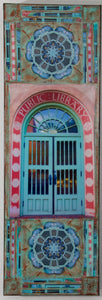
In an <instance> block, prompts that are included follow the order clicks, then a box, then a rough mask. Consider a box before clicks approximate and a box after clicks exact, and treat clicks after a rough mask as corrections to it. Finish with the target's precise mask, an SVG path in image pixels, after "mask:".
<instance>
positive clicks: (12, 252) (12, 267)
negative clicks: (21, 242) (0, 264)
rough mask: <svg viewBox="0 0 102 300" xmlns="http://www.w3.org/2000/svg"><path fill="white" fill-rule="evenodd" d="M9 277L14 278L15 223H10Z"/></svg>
mask: <svg viewBox="0 0 102 300" xmlns="http://www.w3.org/2000/svg"><path fill="white" fill-rule="evenodd" d="M11 231H12V233H11V276H12V277H15V221H14V220H12V222H11Z"/></svg>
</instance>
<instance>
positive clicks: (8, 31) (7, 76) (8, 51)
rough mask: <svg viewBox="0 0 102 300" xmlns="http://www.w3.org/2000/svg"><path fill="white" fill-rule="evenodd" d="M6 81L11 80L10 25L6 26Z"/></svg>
mask: <svg viewBox="0 0 102 300" xmlns="http://www.w3.org/2000/svg"><path fill="white" fill-rule="evenodd" d="M5 44H6V79H7V80H10V23H6V25H5Z"/></svg>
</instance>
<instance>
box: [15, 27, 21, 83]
mask: <svg viewBox="0 0 102 300" xmlns="http://www.w3.org/2000/svg"><path fill="white" fill-rule="evenodd" d="M16 41H17V48H16V51H17V80H18V81H20V80H21V48H20V46H21V45H20V42H21V31H20V23H17V25H16Z"/></svg>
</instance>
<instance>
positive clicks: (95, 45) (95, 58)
mask: <svg viewBox="0 0 102 300" xmlns="http://www.w3.org/2000/svg"><path fill="white" fill-rule="evenodd" d="M93 28H94V82H95V83H97V81H98V24H97V23H94V25H93Z"/></svg>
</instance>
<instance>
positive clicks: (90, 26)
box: [88, 24, 92, 82]
mask: <svg viewBox="0 0 102 300" xmlns="http://www.w3.org/2000/svg"><path fill="white" fill-rule="evenodd" d="M88 82H92V24H89V28H88Z"/></svg>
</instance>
